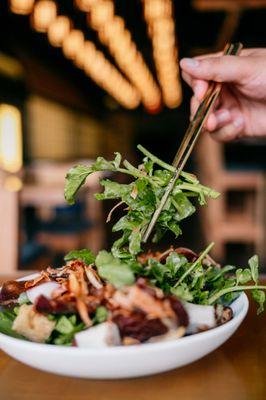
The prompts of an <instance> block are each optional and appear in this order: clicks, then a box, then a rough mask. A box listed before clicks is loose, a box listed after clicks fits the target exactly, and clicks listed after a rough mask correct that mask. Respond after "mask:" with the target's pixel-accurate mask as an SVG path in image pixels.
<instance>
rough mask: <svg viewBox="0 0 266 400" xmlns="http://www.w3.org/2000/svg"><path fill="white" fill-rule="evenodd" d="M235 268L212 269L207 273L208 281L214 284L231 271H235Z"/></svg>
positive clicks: (231, 266)
mask: <svg viewBox="0 0 266 400" xmlns="http://www.w3.org/2000/svg"><path fill="white" fill-rule="evenodd" d="M234 269H235V267H234V266H233V265H225V266H224V267H222V268H216V267H212V268H211V270H210V271H209V272H207V273H206V281H207V282H214V281H217V280H218V279H219V278H221V277H223V276H224V275H225V274H227V273H228V272H230V271H233V270H234Z"/></svg>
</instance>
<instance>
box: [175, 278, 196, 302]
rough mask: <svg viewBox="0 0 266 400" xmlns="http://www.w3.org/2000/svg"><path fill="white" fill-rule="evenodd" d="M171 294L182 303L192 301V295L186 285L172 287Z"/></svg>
mask: <svg viewBox="0 0 266 400" xmlns="http://www.w3.org/2000/svg"><path fill="white" fill-rule="evenodd" d="M171 293H172V294H174V295H175V296H176V297H178V298H179V299H182V300H184V301H190V302H192V301H193V294H192V293H191V292H190V291H189V288H188V286H187V284H186V283H182V284H181V285H179V286H177V287H172V288H171Z"/></svg>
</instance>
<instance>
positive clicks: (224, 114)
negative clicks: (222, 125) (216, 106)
mask: <svg viewBox="0 0 266 400" xmlns="http://www.w3.org/2000/svg"><path fill="white" fill-rule="evenodd" d="M215 116H216V118H217V121H218V122H225V121H228V119H229V118H230V113H229V111H227V110H222V111H219V112H217V113H216V115H215Z"/></svg>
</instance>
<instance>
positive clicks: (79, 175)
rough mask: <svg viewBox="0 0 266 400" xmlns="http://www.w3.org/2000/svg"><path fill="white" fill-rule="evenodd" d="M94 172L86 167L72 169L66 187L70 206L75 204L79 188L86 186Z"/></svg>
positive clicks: (66, 195) (79, 166) (67, 176)
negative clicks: (87, 180)
mask: <svg viewBox="0 0 266 400" xmlns="http://www.w3.org/2000/svg"><path fill="white" fill-rule="evenodd" d="M92 172H93V169H92V168H91V167H86V166H85V165H76V166H74V167H72V168H71V169H70V170H69V171H68V173H67V175H66V185H65V190H64V194H65V199H66V201H67V202H68V204H74V203H75V194H76V193H77V191H78V190H79V188H80V187H81V186H82V185H84V183H85V181H86V179H87V177H88V176H89V175H90V174H91V173H92Z"/></svg>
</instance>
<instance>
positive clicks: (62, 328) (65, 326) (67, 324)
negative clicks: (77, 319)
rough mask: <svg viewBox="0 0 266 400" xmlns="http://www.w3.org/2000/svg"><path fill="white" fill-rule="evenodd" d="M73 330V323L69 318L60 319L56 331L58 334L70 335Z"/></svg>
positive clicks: (63, 316)
mask: <svg viewBox="0 0 266 400" xmlns="http://www.w3.org/2000/svg"><path fill="white" fill-rule="evenodd" d="M73 328H74V327H73V324H72V323H71V321H70V320H69V318H67V317H66V316H65V315H62V316H61V317H60V318H59V319H58V321H57V323H56V325H55V328H54V330H56V331H57V332H59V333H62V334H68V333H71V332H72V331H73Z"/></svg>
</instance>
